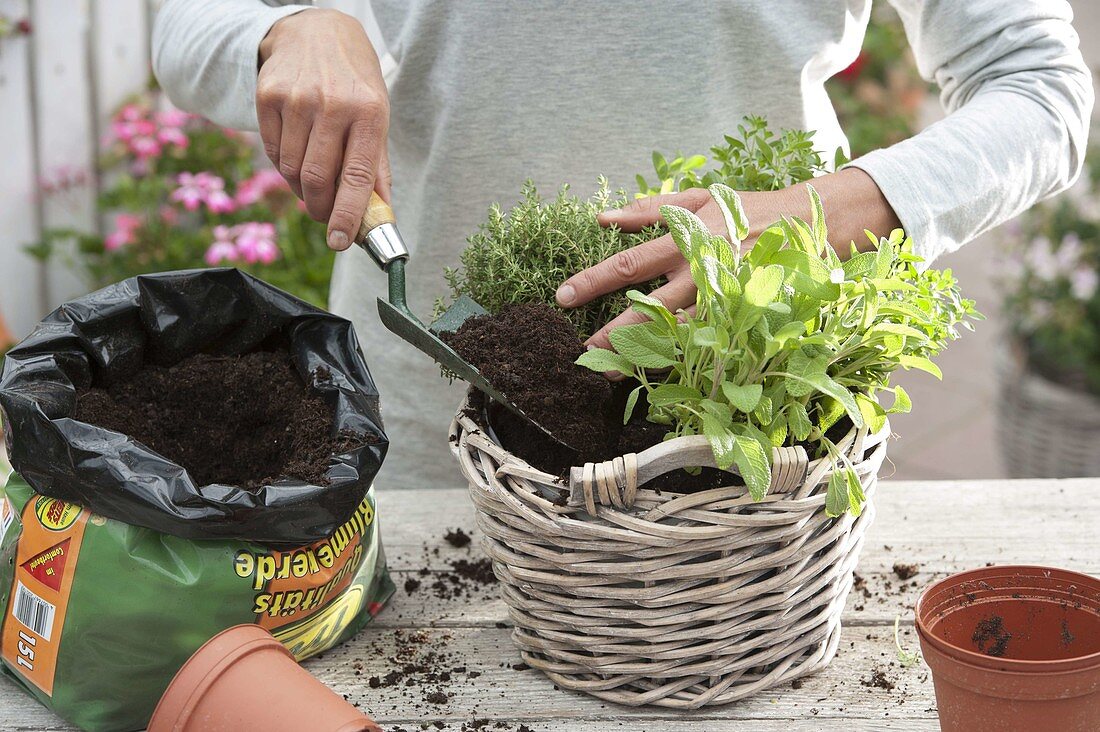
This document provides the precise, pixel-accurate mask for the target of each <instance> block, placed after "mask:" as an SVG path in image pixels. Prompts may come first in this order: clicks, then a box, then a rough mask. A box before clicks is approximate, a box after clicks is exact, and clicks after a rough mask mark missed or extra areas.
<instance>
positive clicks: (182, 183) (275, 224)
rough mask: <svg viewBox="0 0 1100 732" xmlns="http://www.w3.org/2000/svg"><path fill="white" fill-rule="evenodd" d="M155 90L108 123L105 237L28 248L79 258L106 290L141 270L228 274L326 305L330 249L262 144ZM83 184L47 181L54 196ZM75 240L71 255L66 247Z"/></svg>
mask: <svg viewBox="0 0 1100 732" xmlns="http://www.w3.org/2000/svg"><path fill="white" fill-rule="evenodd" d="M157 102H158V98H157V96H156V95H155V93H151V94H148V95H145V96H143V97H141V98H138V99H136V100H135V101H133V102H131V103H128V104H126V105H124V106H123V107H122V108H121V109H119V110H118V112H117V113H116V114H115V115H114V117H113V118H112V119H111V124H110V129H109V131H108V133H107V135H106V139H105V140H104V146H105V150H104V154H103V156H102V159H101V163H100V172H101V180H102V190H101V193H100V196H99V201H98V206H99V210H100V213H101V217H100V218H101V221H102V223H103V234H102V235H88V234H82V233H78V232H75V231H72V230H70V229H52V230H48V231H46V232H44V235H43V240H42V241H41V242H39V243H38V244H35V245H33V246H31V247H28V251H30V252H31V253H32V254H35V255H37V256H40V257H42V258H44V259H48V258H51V257H61V256H65V253H66V252H67V251H68V252H72V253H73V254H74V255H75V258H76V260H77V264H78V265H79V266H80V268H81V269H82V270H83V271H84V272H85V273H86V274H87V275H88V279H89V285H90V286H92V287H100V286H103V285H106V284H109V283H111V282H116V281H118V280H121V279H125V278H127V277H132V276H134V275H137V274H142V273H146V272H158V271H163V270H173V269H193V268H199V267H208V266H209V267H221V266H232V267H239V268H241V269H243V270H247V271H248V272H251V273H252V274H255V275H256V276H258V277H261V278H263V279H265V280H267V281H268V282H271V283H272V284H274V285H276V286H278V287H281V288H283V289H285V290H288V291H290V292H292V293H294V294H295V295H297V296H299V297H301V298H303V299H305V300H308V301H309V302H312V303H314V304H316V305H320V306H321V307H324V306H325V304H326V302H327V300H328V286H329V278H330V276H331V272H332V262H333V256H334V255H333V252H332V251H331V250H329V249H328V247H327V246H326V245H325V227H324V226H323V225H322V224H318V223H316V222H314V221H313V220H311V219H310V218H309V217H308V216H307V215H306V213H305V211H304V209H303V207H302V206H301V204H300V202H299V201H298V200H297V199H296V198H295V197H294V194H293V193H292V192H291V190H290V187H289V186H288V185H287V183H286V181H284V180H283V178H282V176H280V175H279V174H278V173H277V172H276V171H275V170H272V169H271V168H270V165H269V164H268V163H267V161H266V160H263V163H262V164H259V163H258V162H257V161H258V160H261V159H262V155H261V154H260V153H259V151H258V149H257V146H256V144H255V138H254V136H251V135H244V134H241V133H237V132H234V131H232V130H227V129H223V128H220V127H217V126H216V125H213V124H211V123H210V122H207V121H205V120H203V119H201V118H199V117H196V116H194V115H191V114H187V113H185V112H180V111H177V110H167V111H159V110H157ZM86 184H87V180H86V176H84V175H80V174H78V173H73V172H71V171H65V172H64V174H63V175H58V176H57V180H51V181H44V182H43V183H42V185H41V186H40V188H41V192H42V195H44V196H49V197H58V196H61V195H64V194H65V193H66V192H68V191H70V190H71V189H72V188H73V187H74V186H80V185H86ZM70 243H74V244H75V246H68V245H69V244H70Z"/></svg>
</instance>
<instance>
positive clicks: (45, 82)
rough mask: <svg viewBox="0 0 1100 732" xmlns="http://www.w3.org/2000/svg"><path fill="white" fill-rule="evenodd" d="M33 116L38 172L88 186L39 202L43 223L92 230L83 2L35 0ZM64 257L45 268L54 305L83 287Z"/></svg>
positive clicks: (90, 137) (86, 22)
mask: <svg viewBox="0 0 1100 732" xmlns="http://www.w3.org/2000/svg"><path fill="white" fill-rule="evenodd" d="M32 12H33V18H32V22H33V23H34V27H35V29H36V32H35V33H33V34H32V36H31V37H32V40H33V45H34V69H35V73H34V79H35V107H36V111H35V117H36V123H37V138H38V150H39V160H38V175H39V178H45V179H51V178H54V177H56V176H57V175H58V173H59V172H60V171H62V170H65V169H67V170H70V171H73V170H77V171H83V172H84V173H85V174H86V175H87V176H88V180H89V185H86V186H83V187H77V188H74V189H72V190H70V191H69V192H68V193H67V194H65V195H60V196H48V197H45V198H44V200H43V205H42V215H43V221H44V225H45V226H47V227H59V228H73V229H76V230H78V231H82V232H92V231H95V230H96V228H97V222H96V212H95V197H96V191H95V185H94V180H95V179H94V176H93V175H92V172H93V171H94V168H95V149H96V148H95V136H94V126H93V124H92V99H91V84H90V74H89V53H88V30H89V6H88V2H87V0H80V1H79V2H74V1H73V0H35V2H34V3H32ZM64 262H65V257H64V256H62V257H61V258H59V259H58V260H55V261H54V262H53V263H51V265H50V267H49V269H48V279H47V283H46V296H47V298H48V302H49V303H50V306H51V307H53V306H55V305H57V304H59V303H61V302H64V301H65V300H68V299H70V298H72V297H75V296H77V295H80V294H82V293H84V292H86V291H87V287H86V285H85V283H84V281H83V279H82V277H81V276H80V274H79V273H78V272H77V271H75V270H74V269H73V268H71V267H68V266H65V264H64Z"/></svg>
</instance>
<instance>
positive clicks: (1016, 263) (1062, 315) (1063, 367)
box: [1001, 151, 1100, 394]
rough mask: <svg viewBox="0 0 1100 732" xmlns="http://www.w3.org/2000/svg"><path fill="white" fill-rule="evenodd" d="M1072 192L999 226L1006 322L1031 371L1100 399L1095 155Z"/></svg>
mask: <svg viewBox="0 0 1100 732" xmlns="http://www.w3.org/2000/svg"><path fill="white" fill-rule="evenodd" d="M1087 168H1088V170H1087V174H1086V175H1082V176H1081V179H1080V180H1079V181H1078V182H1077V183H1076V184H1075V185H1074V187H1073V188H1071V189H1070V190H1068V191H1066V192H1065V193H1063V194H1062V195H1060V196H1058V197H1056V198H1054V199H1051V200H1050V201H1048V202H1046V203H1044V204H1040V205H1039V206H1036V207H1035V208H1033V209H1031V210H1030V211H1028V212H1027V213H1026V214H1024V215H1023V216H1022V217H1020V218H1019V219H1016V220H1015V221H1013V222H1011V223H1010V224H1009V225H1006V227H1005V231H1006V233H1007V234H1008V237H1009V241H1010V251H1009V253H1008V256H1007V257H1006V259H1005V261H1004V262H1003V264H1002V273H1001V279H1002V284H1003V289H1004V293H1005V294H1004V298H1005V299H1004V308H1005V315H1006V316H1007V317H1006V321H1007V322H1008V323H1009V324H1010V325H1009V327H1010V328H1011V329H1012V331H1013V334H1014V335H1015V336H1016V337H1017V339H1018V340H1019V341H1020V343H1022V345H1023V346H1024V350H1025V352H1026V353H1027V356H1028V363H1029V366H1030V367H1031V368H1033V369H1034V370H1035V371H1037V372H1038V373H1039V374H1041V375H1043V376H1045V377H1047V378H1049V379H1051V380H1053V381H1057V382H1059V383H1062V384H1065V385H1067V386H1071V387H1074V388H1077V389H1081V390H1086V391H1090V392H1093V393H1095V394H1100V151H1094V152H1093V154H1092V155H1090V157H1089V159H1088V166H1087Z"/></svg>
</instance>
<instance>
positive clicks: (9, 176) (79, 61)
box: [0, 0, 150, 336]
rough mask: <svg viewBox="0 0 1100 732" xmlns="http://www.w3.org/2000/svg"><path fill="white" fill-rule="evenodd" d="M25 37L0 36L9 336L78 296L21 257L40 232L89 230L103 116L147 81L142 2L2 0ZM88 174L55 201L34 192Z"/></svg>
mask: <svg viewBox="0 0 1100 732" xmlns="http://www.w3.org/2000/svg"><path fill="white" fill-rule="evenodd" d="M0 15H2V16H4V17H5V18H7V19H9V20H11V21H13V22H14V21H18V20H22V19H28V20H29V21H30V24H31V32H30V34H29V35H12V36H8V37H6V38H3V39H0V150H2V152H0V312H2V313H3V314H4V316H5V317H6V319H7V321H8V325H9V327H10V328H11V330H12V331H13V333H15V334H16V335H17V336H18V335H19V334H22V333H25V332H26V331H27V330H29V329H30V327H31V326H32V325H33V324H34V323H35V322H36V321H37V320H38V319H39V318H40V317H41V316H42V315H43V314H44V313H46V312H47V311H48V310H49V309H50V307H51V305H52V304H53V303H55V302H59V301H60V300H61V299H64V298H65V297H67V296H70V295H73V294H76V293H79V292H80V291H81V290H82V289H84V288H83V287H82V285H81V283H80V280H79V278H78V277H77V276H76V275H75V274H74V273H73V272H72V271H70V270H69V269H67V268H65V267H51V268H49V271H46V269H45V268H44V267H42V266H41V265H40V264H39V263H38V262H37V261H36V260H34V259H33V258H32V257H30V256H29V255H27V254H26V253H25V252H24V251H23V247H24V246H25V245H27V244H30V243H33V242H35V241H37V240H38V237H39V232H40V231H41V230H42V228H43V227H48V226H71V227H73V228H76V229H78V230H81V231H94V230H96V229H97V227H98V226H99V222H98V221H97V217H96V212H95V196H96V192H97V188H98V181H97V180H96V178H95V175H94V169H95V165H94V163H95V157H96V148H97V142H98V140H99V139H100V138H101V136H102V131H103V130H104V129H105V121H106V120H107V118H108V116H109V113H110V110H111V109H113V108H114V107H115V106H117V105H118V104H119V103H120V102H121V100H122V99H124V98H125V97H126V96H127V95H128V94H132V93H134V92H135V91H138V90H140V89H141V88H142V87H143V85H144V84H145V83H146V81H147V80H148V78H149V66H150V64H149V18H150V8H149V4H148V3H147V0H30V1H28V0H0ZM63 168H69V169H75V170H83V171H86V172H88V173H89V176H90V177H89V181H88V185H86V186H83V187H80V188H77V189H74V190H72V192H71V194H70V195H66V196H65V197H64V199H63V200H61V199H56V200H51V199H44V198H43V197H42V196H39V195H38V192H37V191H38V181H39V180H40V179H43V178H49V177H51V176H53V175H55V174H56V173H57V171H58V170H59V169H63Z"/></svg>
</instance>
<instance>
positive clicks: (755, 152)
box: [635, 115, 848, 198]
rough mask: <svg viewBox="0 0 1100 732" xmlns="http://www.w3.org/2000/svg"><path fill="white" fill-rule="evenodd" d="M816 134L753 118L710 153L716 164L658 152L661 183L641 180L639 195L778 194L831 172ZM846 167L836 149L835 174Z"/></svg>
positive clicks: (655, 165)
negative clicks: (704, 191) (717, 190)
mask: <svg viewBox="0 0 1100 732" xmlns="http://www.w3.org/2000/svg"><path fill="white" fill-rule="evenodd" d="M813 134H814V133H812V132H807V131H805V130H780V131H779V133H778V134H777V133H776V132H774V131H772V130H771V129H770V128H769V127H768V122H767V120H766V119H764V118H763V117H759V116H755V115H749V116H747V117H745V118H744V119H743V120H742V121H741V123H740V124H739V125H737V135H726V136H725V139H724V142H723V143H722V144H720V145H716V146H715V147H712V148H711V149H710V153H711V160H708V159H707V157H706V156H705V155H687V156H684V155H678V156H676V157H674V158H673V159H671V160H668V159H666V158H665V156H664V155H662V154H661V153H659V152H656V151H654V153H653V170H654V172H655V173H656V174H657V183H656V185H650V184H649V182H648V181H646V179H645V177H644V176H642V175H638V176H636V180H637V182H638V193H637V194H635V196H636V197H637V198H644V197H646V196H653V195H656V194H658V193H673V192H676V191H685V190H688V189H689V188H709V187H710V186H712V185H714V184H715V183H722V184H724V185H727V186H729V187H731V188H733V189H735V190H738V191H778V190H780V189H781V188H786V187H788V186H792V185H794V184H795V183H801V182H802V181H806V180H810V179H811V178H813V177H815V176H817V175H819V174H821V173H826V172H828V166H827V164H826V161H825V159H823V158H822V157H821V153H819V152H818V151H817V150H815V149H814V140H813ZM846 162H848V159H847V157H846V156H845V155H844V151H843V150H842V149H841V148H837V150H836V153H835V154H834V155H833V160H832V163H833V167H834V169H835V168H839V167H840V166H841V165H843V164H844V163H846ZM708 165H709V166H710V167H708Z"/></svg>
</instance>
